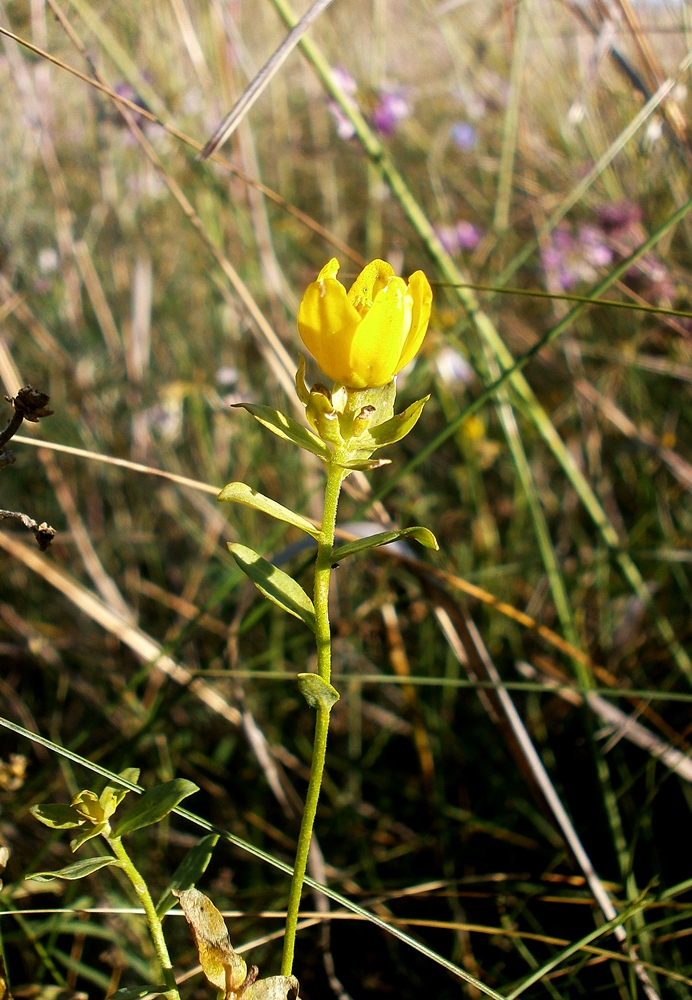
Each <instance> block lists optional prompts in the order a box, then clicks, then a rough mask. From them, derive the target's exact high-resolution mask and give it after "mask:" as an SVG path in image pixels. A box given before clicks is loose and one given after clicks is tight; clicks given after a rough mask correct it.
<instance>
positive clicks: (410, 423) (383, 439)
mask: <svg viewBox="0 0 692 1000" xmlns="http://www.w3.org/2000/svg"><path fill="white" fill-rule="evenodd" d="M429 399H430V396H424V397H423V399H418V400H416V402H415V403H411V405H410V406H407V407H406V409H405V410H403V411H402V412H401V413H397V415H396V416H395V417H392V418H391V419H390V420H385V422H384V423H383V424H377V425H376V426H375V427H370V428H368V434H369V435H370V437H371V439H372V442H373V447H375V448H384V446H385V445H388V444H395V442H397V441H401V439H402V438H404V437H406V435H407V434H408V433H409V431H412V430H413V428H414V427H415V426H416V424H417V423H418V418H419V417H420V415H421V413H422V412H423V407H424V406H425V404H426V403H427V402H428V400H429Z"/></svg>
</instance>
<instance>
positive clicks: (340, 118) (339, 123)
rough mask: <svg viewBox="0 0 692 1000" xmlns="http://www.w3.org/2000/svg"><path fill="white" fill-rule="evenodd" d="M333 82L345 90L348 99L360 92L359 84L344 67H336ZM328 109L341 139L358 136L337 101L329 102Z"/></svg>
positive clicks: (333, 72) (333, 71)
mask: <svg viewBox="0 0 692 1000" xmlns="http://www.w3.org/2000/svg"><path fill="white" fill-rule="evenodd" d="M332 80H333V81H334V83H335V84H336V85H337V87H340V88H341V90H343V92H344V93H345V94H346V96H347V97H353V96H354V94H355V93H356V91H357V90H358V84H357V83H356V81H355V80H354V79H353V77H352V76H351V74H350V73H349V71H348V70H347V69H344V67H343V66H335V67H334V69H333V70H332ZM327 107H328V108H329V111H330V113H331V116H332V118H333V119H334V122H335V124H336V134H337V135H338V136H339V138H340V139H352V138H353V136H354V135H355V134H356V130H355V128H354V127H353V125H352V124H351V121H350V119H349V118H348V117H347V116H346V115H345V114H344V112H343V110H342V108H341V105H339V104H337V103H336V101H327Z"/></svg>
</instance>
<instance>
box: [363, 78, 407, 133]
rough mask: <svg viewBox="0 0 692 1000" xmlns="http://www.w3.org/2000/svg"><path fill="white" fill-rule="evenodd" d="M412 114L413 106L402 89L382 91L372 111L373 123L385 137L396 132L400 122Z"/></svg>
mask: <svg viewBox="0 0 692 1000" xmlns="http://www.w3.org/2000/svg"><path fill="white" fill-rule="evenodd" d="M410 115H411V106H410V104H409V103H408V101H407V100H406V98H405V97H404V95H403V94H402V92H401V91H400V90H390V91H387V90H385V91H382V93H381V94H380V100H379V103H378V105H377V107H376V108H375V110H374V111H373V113H372V123H373V125H374V126H375V128H376V129H377V131H378V132H379V133H380V135H383V136H384V137H385V138H389V136H391V135H393V134H394V132H396V129H397V126H398V124H399V122H401V121H403V120H404V119H405V118H409V117H410Z"/></svg>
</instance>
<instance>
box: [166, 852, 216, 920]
mask: <svg viewBox="0 0 692 1000" xmlns="http://www.w3.org/2000/svg"><path fill="white" fill-rule="evenodd" d="M218 839H219V835H218V834H217V833H210V834H209V835H208V836H206V837H202V839H201V840H200V841H199V843H197V844H195V846H194V847H191V848H190V850H189V851H188V852H187V854H186V855H185V857H184V858H183V860H182V861H181V862H180V864H179V865H178V867H177V868H176V870H175V872H174V873H173V877H172V878H171V881H170V882H169V884H168V888H167V889H166V890H165V892H164V893H163V895H162V896H161V899H160V900H159V901H158V903H157V904H156V912H157V914H158V915H159V917H163V915H164V914H165V913H167V912H168V910H170V908H171V906H174V905H175V896H174V895H173V890H174V889H175V890H176V891H177V892H184V891H185V890H186V889H191V888H192V886H193V885H194V884H195V882H196V881H197V879H198V878H199V877H200V876H201V875H203V874H204V872H205V871H206V870H207V865H208V864H209V862H210V860H211V856H212V853H213V851H214V848H215V847H216V842H217V841H218Z"/></svg>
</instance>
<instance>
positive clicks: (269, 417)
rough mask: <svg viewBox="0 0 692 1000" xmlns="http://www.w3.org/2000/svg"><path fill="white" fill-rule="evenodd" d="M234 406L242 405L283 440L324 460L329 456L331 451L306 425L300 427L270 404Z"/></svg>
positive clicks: (236, 404) (327, 459)
mask: <svg viewBox="0 0 692 1000" xmlns="http://www.w3.org/2000/svg"><path fill="white" fill-rule="evenodd" d="M234 405H235V406H242V407H243V408H244V409H246V410H247V411H248V413H251V414H252V416H253V417H254V418H255V420H257V422H258V423H260V424H262V426H263V427H266V428H267V430H270V431H271V432H272V434H276V435H277V437H280V438H283V439H284V441H291V442H292V443H293V444H297V445H298V447H299V448H303V449H304V450H305V451H311V452H312V454H313V455H318V456H319V458H322V459H324V461H325V462H327V461H329V459H330V458H331V452H330V450H329V448H328V447H327V446H326V444H325V443H324V441H322V440H321V439H320V438H318V437H317V435H316V434H313V433H312V431H309V430H308V429H307V427H301V425H300V424H298V423H296V421H295V420H292V419H291V418H290V417H287V416H286V414H285V413H281V411H280V410H275V409H273V408H272V407H271V406H260V405H259V404H257V403H235V404H234Z"/></svg>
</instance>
